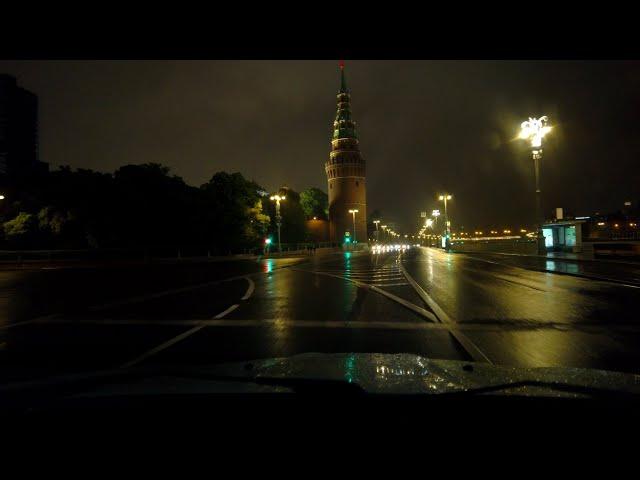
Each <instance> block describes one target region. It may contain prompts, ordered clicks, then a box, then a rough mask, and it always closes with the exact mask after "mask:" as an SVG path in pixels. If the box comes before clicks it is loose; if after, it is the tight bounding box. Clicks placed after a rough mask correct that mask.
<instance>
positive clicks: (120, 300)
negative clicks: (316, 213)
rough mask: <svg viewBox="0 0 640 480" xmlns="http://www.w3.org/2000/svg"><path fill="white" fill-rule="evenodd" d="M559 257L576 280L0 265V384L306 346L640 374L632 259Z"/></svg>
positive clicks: (497, 272)
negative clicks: (5, 267) (581, 260)
mask: <svg viewBox="0 0 640 480" xmlns="http://www.w3.org/2000/svg"><path fill="white" fill-rule="evenodd" d="M541 262H542V263H541ZM553 263H554V270H556V271H558V270H561V269H567V268H568V269H569V270H571V271H568V272H566V273H571V275H561V274H558V273H550V272H547V271H539V270H543V269H545V268H549V267H550V265H549V264H548V260H546V259H532V258H530V257H522V258H518V257H516V256H504V255H503V256H500V255H486V254H473V255H471V254H453V253H446V252H443V251H441V250H436V249H427V248H413V249H411V250H409V251H408V252H405V253H404V254H403V255H401V256H400V255H398V254H397V253H395V252H393V253H383V254H370V253H359V254H351V253H335V254H329V255H325V256H316V257H308V258H297V259H261V260H253V261H251V260H243V261H229V262H202V263H197V262H193V263H189V262H184V263H172V264H161V265H155V264H153V265H129V266H127V265H120V266H112V267H109V268H104V267H103V268H97V267H91V268H60V269H47V270H43V269H36V268H33V269H30V270H18V271H10V270H6V271H0V286H1V287H2V289H1V291H2V297H1V298H0V381H3V382H6V381H11V380H18V379H25V378H34V377H44V376H48V375H52V374H61V373H69V372H82V371H93V370H98V369H107V368H118V367H122V368H128V367H131V366H157V367H159V368H162V367H163V366H166V365H170V366H174V365H180V366H182V365H191V364H193V365H206V364H212V363H218V362H223V361H240V360H249V359H253V358H266V357H278V356H289V355H294V354H297V353H303V352H383V353H417V354H421V355H425V356H428V357H432V358H446V359H460V360H480V361H489V362H492V363H495V364H506V365H517V366H577V367H590V368H604V369H612V370H621V371H630V372H638V373H640V362H639V360H640V328H638V322H637V320H638V315H637V311H638V305H640V302H639V300H640V288H638V287H639V285H636V284H634V282H636V280H637V279H638V277H636V275H637V267H635V266H633V265H624V264H615V265H614V264H609V263H602V262H593V263H590V264H586V263H579V262H560V261H553ZM555 264H557V265H555ZM571 264H574V266H571ZM541 265H543V266H541ZM585 269H586V270H585ZM580 274H584V275H588V276H589V277H593V276H597V277H602V278H607V279H609V280H595V279H593V278H582V277H580V276H577V275H580ZM636 283H640V282H636Z"/></svg>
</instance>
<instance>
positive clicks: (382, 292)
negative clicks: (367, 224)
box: [292, 268, 438, 322]
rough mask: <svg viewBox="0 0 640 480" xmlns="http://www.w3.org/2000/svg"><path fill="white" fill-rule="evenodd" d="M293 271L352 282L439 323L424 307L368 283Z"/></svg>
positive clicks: (317, 273) (335, 276) (329, 275)
mask: <svg viewBox="0 0 640 480" xmlns="http://www.w3.org/2000/svg"><path fill="white" fill-rule="evenodd" d="M292 270H293V271H299V272H306V273H312V274H314V275H325V276H327V277H333V278H339V279H341V280H346V281H347V282H351V283H353V284H355V285H357V286H358V287H360V288H365V289H370V290H373V291H374V292H376V293H379V294H380V295H384V296H385V297H387V298H388V299H390V300H393V301H394V302H396V303H399V304H400V305H402V306H404V307H406V308H408V309H409V310H412V311H414V312H416V313H417V314H419V315H422V316H423V317H425V318H427V319H429V320H431V321H432V322H437V321H438V319H437V318H436V316H435V315H434V314H433V313H431V312H429V311H428V310H425V309H424V308H422V307H419V306H417V305H415V304H413V303H411V302H408V301H407V300H405V299H404V298H400V297H398V296H396V295H394V294H393V293H389V292H387V291H386V290H382V289H381V288H378V287H376V286H374V285H369V284H367V283H364V282H360V281H358V280H354V279H352V278H347V277H341V276H340V275H334V274H333V273H325V272H312V271H310V270H299V269H296V268H293V269H292Z"/></svg>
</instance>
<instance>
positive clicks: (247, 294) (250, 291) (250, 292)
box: [241, 277, 256, 300]
mask: <svg viewBox="0 0 640 480" xmlns="http://www.w3.org/2000/svg"><path fill="white" fill-rule="evenodd" d="M244 278H245V279H246V280H247V282H249V288H247V291H246V292H245V294H244V295H243V297H242V299H241V300H247V299H248V298H249V297H250V296H251V295H253V291H254V290H255V288H256V284H255V283H254V282H253V280H251V279H250V278H249V277H244Z"/></svg>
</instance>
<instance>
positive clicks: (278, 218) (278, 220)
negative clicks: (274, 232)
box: [270, 195, 286, 252]
mask: <svg viewBox="0 0 640 480" xmlns="http://www.w3.org/2000/svg"><path fill="white" fill-rule="evenodd" d="M270 198H271V201H272V202H276V225H278V251H280V252H282V245H281V243H280V225H282V217H281V216H280V202H281V201H283V200H284V199H285V198H286V197H285V196H284V195H271V197H270Z"/></svg>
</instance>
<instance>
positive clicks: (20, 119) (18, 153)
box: [0, 74, 47, 183]
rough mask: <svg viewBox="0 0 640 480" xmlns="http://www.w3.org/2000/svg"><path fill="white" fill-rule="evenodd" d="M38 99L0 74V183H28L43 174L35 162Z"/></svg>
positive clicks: (36, 152)
mask: <svg viewBox="0 0 640 480" xmlns="http://www.w3.org/2000/svg"><path fill="white" fill-rule="evenodd" d="M38 156H39V155H38V97H37V96H36V95H35V94H33V93H31V92H29V91H27V90H25V89H24V88H21V87H19V86H18V84H17V82H16V79H15V77H12V76H10V75H4V74H0V180H3V183H4V182H6V181H11V180H17V179H28V178H29V177H30V176H31V175H35V174H37V173H40V172H42V171H43V170H46V167H47V164H45V163H43V162H40V159H39V158H38Z"/></svg>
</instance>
